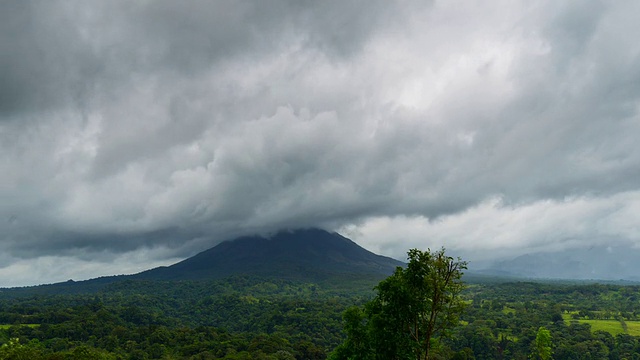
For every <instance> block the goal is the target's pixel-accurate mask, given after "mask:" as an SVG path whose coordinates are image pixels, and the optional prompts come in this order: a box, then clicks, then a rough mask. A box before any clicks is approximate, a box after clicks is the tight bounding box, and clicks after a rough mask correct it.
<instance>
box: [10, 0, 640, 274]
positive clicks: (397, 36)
mask: <svg viewBox="0 0 640 360" xmlns="http://www.w3.org/2000/svg"><path fill="white" fill-rule="evenodd" d="M0 6H1V7H2V9H0V17H1V18H0V20H2V21H0V29H1V31H0V37H2V39H3V41H2V42H1V43H0V44H2V45H0V46H1V48H0V49H1V53H2V57H0V62H1V64H2V67H0V69H2V70H0V89H1V90H0V169H1V170H2V173H3V176H2V178H0V197H1V198H2V203H1V204H0V219H2V220H1V221H0V233H1V234H2V235H0V249H1V252H2V253H3V254H4V255H3V263H4V264H5V268H4V270H1V269H0V273H3V271H4V273H6V274H15V273H16V272H18V271H21V270H19V269H23V268H26V267H29V266H30V265H29V264H33V266H34V269H35V268H36V267H39V269H41V268H42V267H43V266H45V264H51V263H55V261H56V259H65V260H64V261H72V260H70V259H75V260H73V261H77V263H78V264H83V265H81V266H80V265H79V266H78V270H69V271H66V272H62V273H59V274H58V273H57V274H56V275H55V278H54V275H53V274H52V275H51V277H46V272H41V271H35V272H34V274H35V273H38V274H39V275H34V278H33V280H26V279H25V280H24V281H27V282H29V281H32V282H37V281H54V280H66V279H65V278H68V277H74V278H82V277H90V276H96V275H104V274H108V273H114V272H119V271H123V270H121V269H124V267H123V265H122V261H124V260H122V259H136V261H138V262H139V264H138V265H139V267H143V266H144V264H149V265H157V264H161V263H163V262H170V261H174V260H175V259H176V258H180V257H184V256H188V255H190V254H192V253H193V252H195V251H198V250H202V249H204V248H206V247H208V246H211V245H212V244H215V243H216V242H218V241H220V240H223V239H226V238H231V237H234V236H237V235H243V234H249V233H254V232H268V231H273V230H276V229H278V228H283V227H303V226H322V227H326V228H329V229H345V230H346V231H349V232H350V233H352V234H354V236H355V237H356V238H358V241H360V242H361V243H362V244H364V245H365V246H368V247H371V248H376V249H378V250H379V251H382V252H384V253H386V254H392V255H394V256H397V257H401V254H403V253H404V251H406V249H407V248H408V247H409V246H410V245H411V246H413V245H419V244H420V241H419V240H418V238H419V236H418V235H417V234H419V233H420V232H422V233H424V234H428V235H429V236H431V238H432V239H436V240H433V241H438V242H440V243H447V244H450V245H451V246H452V247H454V248H456V249H457V250H458V251H460V252H462V253H465V251H466V253H469V254H479V253H481V251H480V250H479V249H489V250H488V251H489V252H488V253H489V254H491V253H494V254H495V253H498V252H502V253H504V254H516V253H518V251H527V250H535V249H539V247H540V246H547V245H548V244H549V243H548V242H549V241H550V242H551V243H554V244H556V243H557V244H556V245H554V246H556V247H557V248H558V249H560V248H566V247H570V246H580V244H593V242H594V241H596V242H598V241H599V242H607V241H612V240H611V239H618V240H619V241H621V242H626V243H638V242H639V241H640V238H639V237H638V236H637V234H635V232H634V231H633V230H632V229H634V228H635V227H634V225H633V221H632V216H631V215H630V214H631V211H629V209H633V208H635V207H637V205H636V204H637V196H635V194H636V192H637V191H638V184H637V181H636V179H637V178H638V175H640V174H638V171H639V170H638V169H640V150H638V147H637V146H635V142H636V138H637V137H638V134H640V122H639V121H640V120H639V119H640V118H639V115H638V104H639V99H640V92H639V91H640V85H639V84H640V70H638V69H640V66H639V65H640V63H639V62H640V57H639V56H638V54H639V50H640V49H639V47H640V45H638V44H637V41H636V40H635V38H634V37H633V36H632V35H631V34H634V33H637V31H638V30H640V29H638V25H637V24H636V23H637V21H636V19H634V17H635V16H634V15H633V14H636V13H637V10H638V9H636V8H637V5H635V4H634V3H630V2H629V3H622V2H620V3H605V2H589V3H586V4H581V6H579V7H573V6H572V5H571V4H557V3H554V2H549V3H537V4H525V3H517V2H508V3H502V4H499V3H497V2H496V3H490V4H483V5H478V6H465V7H459V6H456V5H455V4H452V3H442V2H435V3H427V4H423V2H411V1H408V2H388V1H375V2H370V1H369V2H366V3H365V2H350V3H344V2H337V1H336V2H331V1H330V2H321V3H318V2H311V1H309V2H306V1H305V2H299V1H275V0H274V1H266V2H242V1H241V2H237V1H234V2H226V1H217V2H209V1H189V2H181V3H180V4H178V3H175V2H173V1H153V2H136V3H131V2H123V1H109V2H107V1H105V2H93V3H91V4H88V3H86V2H82V1H78V2H57V1H51V2H38V1H32V2H17V1H16V2H4V3H3V4H2V5H0ZM495 199H499V201H495ZM581 209H587V210H588V211H587V210H581ZM564 210H567V211H570V213H571V216H570V219H571V222H570V223H571V224H573V225H572V226H568V225H567V227H566V228H564V229H563V228H561V227H562V223H558V222H557V221H552V220H553V219H551V218H548V219H547V221H538V220H537V219H538V218H539V217H538V216H536V212H540V211H547V212H551V213H554V214H561V213H562V211H564ZM594 214H595V215H594ZM598 217H600V218H605V219H607V221H604V222H602V223H600V224H599V225H598V223H595V225H594V219H595V218H598ZM523 218H526V219H536V226H535V228H532V229H529V228H528V224H527V223H526V222H523V221H521V219H523ZM541 218H542V219H544V217H541ZM403 219H409V220H403ZM568 223H569V222H567V224H568ZM587 224H588V226H586V225H587ZM613 224H616V225H618V226H619V227H620V229H618V230H616V231H614V230H612V229H613V227H614V226H613ZM581 226H582V227H581ZM478 227H486V228H487V229H485V230H482V231H480V230H478V229H477V228H478ZM586 228H588V229H589V231H585V230H584V229H586ZM372 229H374V230H372ZM412 229H413V230H412ZM416 229H417V230H416ZM495 229H508V231H509V232H510V233H512V234H518V236H517V237H515V236H502V235H501V232H500V231H497V230H495ZM412 231H413V232H412ZM376 233H380V234H385V237H384V239H382V238H380V237H379V236H376V235H375V234H376ZM358 234H360V235H358ZM362 234H364V235H362ZM394 234H395V235H394ZM590 234H591V235H590ZM453 238H458V239H460V240H452V239H453ZM403 239H404V240H403ZM594 239H597V240H594ZM618 240H616V241H618ZM425 241H426V240H425ZM430 241H431V240H430ZM545 241H547V242H545ZM427 242H428V241H427ZM429 245H430V246H432V245H434V244H433V243H431V242H430V243H429ZM399 254H400V255H399ZM91 259H95V262H96V264H98V265H95V266H88V265H87V263H88V262H89V261H90V260H91ZM131 269H133V267H131ZM20 279H22V277H21V278H20ZM20 281H22V280H20ZM0 285H2V284H0Z"/></svg>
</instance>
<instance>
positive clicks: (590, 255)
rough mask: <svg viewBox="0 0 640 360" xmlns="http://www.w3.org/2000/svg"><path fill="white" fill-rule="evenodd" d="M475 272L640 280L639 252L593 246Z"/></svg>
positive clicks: (506, 261) (538, 255)
mask: <svg viewBox="0 0 640 360" xmlns="http://www.w3.org/2000/svg"><path fill="white" fill-rule="evenodd" d="M475 270H476V272H480V273H484V274H492V275H500V276H505V275H510V276H517V277H526V278H539V279H576V280H629V281H639V280H640V249H637V248H633V247H629V246H593V247H590V248H585V249H570V250H565V251H560V252H553V253H542V252H540V253H529V254H524V255H521V256H518V257H516V258H513V259H503V260H500V261H495V262H494V263H493V264H491V265H489V266H487V267H486V268H484V269H475Z"/></svg>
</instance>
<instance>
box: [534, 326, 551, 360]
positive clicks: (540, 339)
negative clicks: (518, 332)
mask: <svg viewBox="0 0 640 360" xmlns="http://www.w3.org/2000/svg"><path fill="white" fill-rule="evenodd" d="M536 355H537V356H538V358H539V359H541V360H549V359H551V333H550V332H549V330H547V329H545V328H544V327H543V326H541V327H540V328H539V329H538V334H537V335H536Z"/></svg>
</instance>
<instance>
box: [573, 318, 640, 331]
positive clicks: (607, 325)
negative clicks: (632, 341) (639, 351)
mask: <svg viewBox="0 0 640 360" xmlns="http://www.w3.org/2000/svg"><path fill="white" fill-rule="evenodd" d="M562 317H563V318H564V321H565V322H571V321H576V320H573V319H571V315H570V314H563V315H562ZM577 321H578V322H580V323H583V324H589V325H591V332H594V331H597V330H602V331H606V332H608V333H609V334H611V335H613V336H616V335H618V334H624V333H625V331H624V329H623V328H622V324H620V321H618V320H582V319H581V320H577ZM625 323H626V324H627V332H626V333H627V334H629V335H633V336H640V321H625Z"/></svg>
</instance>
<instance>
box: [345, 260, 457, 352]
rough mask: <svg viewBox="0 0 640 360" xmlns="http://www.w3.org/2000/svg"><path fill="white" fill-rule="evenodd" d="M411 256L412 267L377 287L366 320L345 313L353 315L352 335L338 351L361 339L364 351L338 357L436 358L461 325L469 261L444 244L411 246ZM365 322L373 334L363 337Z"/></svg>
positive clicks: (348, 324)
mask: <svg viewBox="0 0 640 360" xmlns="http://www.w3.org/2000/svg"><path fill="white" fill-rule="evenodd" d="M408 258H409V263H408V264H407V267H406V268H402V267H398V268H397V269H396V271H395V272H394V273H393V275H391V276H390V277H388V278H387V279H385V280H383V281H381V282H380V283H379V284H378V286H376V287H375V290H376V291H377V296H376V297H375V298H374V299H373V300H372V301H370V302H369V303H367V304H366V305H365V315H366V320H365V319H358V318H357V316H355V315H356V314H357V313H351V314H350V315H349V318H347V317H346V316H345V320H349V319H351V321H347V322H346V324H345V332H346V335H347V340H346V341H345V343H344V344H343V345H341V347H339V348H338V349H337V350H340V351H343V350H344V349H345V347H349V346H348V345H349V344H358V347H359V349H360V354H358V355H356V354H355V353H349V354H346V353H345V354H344V355H342V356H335V355H339V354H336V353H334V357H333V358H335V359H349V358H353V359H368V358H375V359H385V360H389V359H416V360H425V359H430V358H432V356H431V355H432V349H433V348H435V344H439V341H438V340H439V339H440V338H441V337H443V336H446V335H448V332H449V330H451V329H452V328H453V327H455V326H456V325H457V324H458V322H459V321H458V319H459V315H460V314H461V313H462V311H463V309H464V307H465V303H464V302H463V301H462V299H461V297H460V292H461V291H462V290H463V288H464V284H463V283H462V280H461V278H462V272H463V270H464V269H466V267H467V263H466V262H464V261H462V260H460V259H459V258H458V259H454V258H452V257H450V256H447V255H446V254H445V250H444V249H441V250H439V251H435V252H431V251H430V250H427V251H420V250H417V249H411V250H409V252H408ZM351 311H353V310H351ZM356 324H357V326H355V325H356ZM359 326H366V330H367V333H368V336H366V337H365V336H362V332H361V331H360V327H359ZM354 330H357V331H354ZM356 336H357V338H356ZM362 341H368V342H369V344H368V345H363V344H362ZM363 351H364V353H363ZM345 355H348V356H345Z"/></svg>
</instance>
